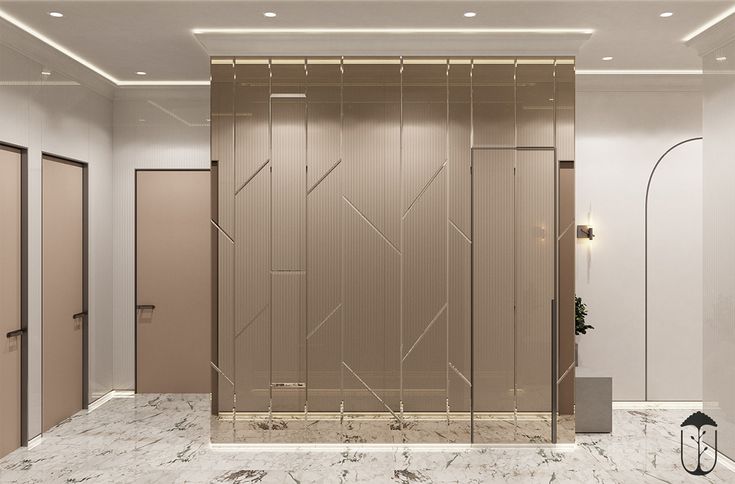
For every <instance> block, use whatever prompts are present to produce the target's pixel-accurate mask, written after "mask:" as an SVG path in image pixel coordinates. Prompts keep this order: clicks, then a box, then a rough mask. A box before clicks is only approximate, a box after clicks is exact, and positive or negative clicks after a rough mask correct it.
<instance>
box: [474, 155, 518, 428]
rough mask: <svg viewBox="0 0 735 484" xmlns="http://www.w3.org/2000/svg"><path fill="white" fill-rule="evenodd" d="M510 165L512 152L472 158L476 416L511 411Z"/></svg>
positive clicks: (512, 241) (512, 205)
mask: <svg viewBox="0 0 735 484" xmlns="http://www.w3.org/2000/svg"><path fill="white" fill-rule="evenodd" d="M514 162H515V151H514V150H475V151H474V152H473V159H472V170H473V173H472V178H473V186H472V196H473V199H472V204H473V206H472V217H473V229H472V241H473V244H474V252H473V260H472V262H473V267H472V272H473V281H472V282H473V308H472V314H473V320H472V321H473V322H472V324H473V341H472V344H473V345H474V356H475V358H474V359H475V361H474V375H473V386H474V388H475V390H474V402H473V405H474V409H475V411H476V412H512V411H513V410H514V408H515V394H514V376H515V372H514V358H515V353H514V346H515V338H514V331H515V329H514V327H515V322H514V316H513V305H514V297H515V294H514V284H515V282H514V281H515V279H516V272H515V263H514V260H515V253H516V242H515V233H514V227H515V223H514V216H513V215H514V210H515V201H514V177H513V170H514ZM476 429H477V427H476Z"/></svg>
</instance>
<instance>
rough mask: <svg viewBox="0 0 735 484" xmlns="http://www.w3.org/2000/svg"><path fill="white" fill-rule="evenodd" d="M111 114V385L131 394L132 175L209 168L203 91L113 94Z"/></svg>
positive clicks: (121, 91) (123, 91) (206, 94)
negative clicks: (143, 170) (144, 171)
mask: <svg viewBox="0 0 735 484" xmlns="http://www.w3.org/2000/svg"><path fill="white" fill-rule="evenodd" d="M114 113H115V114H114V123H113V125H114V146H113V152H114V163H113V166H114V173H113V179H114V187H113V192H112V193H113V199H114V201H115V203H114V215H113V216H114V220H115V225H114V228H113V238H114V257H113V275H114V291H115V300H114V305H113V308H114V309H113V312H114V326H115V336H114V338H115V348H114V381H115V388H116V389H133V388H135V309H134V308H135V170H136V169H137V168H169V169H170V168H209V164H210V154H209V121H208V118H209V86H199V87H187V88H161V89H150V88H149V89H133V88H129V89H119V90H118V92H117V95H116V98H115V102H114ZM171 243H176V241H175V240H172V241H171Z"/></svg>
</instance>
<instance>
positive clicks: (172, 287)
mask: <svg viewBox="0 0 735 484" xmlns="http://www.w3.org/2000/svg"><path fill="white" fill-rule="evenodd" d="M209 190H210V182H209V171H139V172H138V173H137V180H136V206H137V210H136V220H137V222H136V304H137V310H136V318H137V321H136V325H137V338H136V339H137V352H136V368H137V371H136V373H137V379H136V390H137V392H138V393H208V392H209V391H210V370H209V361H210V338H211V334H210V333H211V306H210V305H211V298H210V296H211V293H210V284H211V278H210V276H209V275H210V267H211V260H210V243H211V241H210V221H209V204H210V193H209Z"/></svg>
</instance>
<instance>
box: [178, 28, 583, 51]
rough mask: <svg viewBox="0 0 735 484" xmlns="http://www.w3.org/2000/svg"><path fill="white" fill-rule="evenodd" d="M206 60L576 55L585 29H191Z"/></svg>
mask: <svg viewBox="0 0 735 484" xmlns="http://www.w3.org/2000/svg"><path fill="white" fill-rule="evenodd" d="M193 34H194V37H195V38H196V39H197V40H198V41H199V43H200V44H201V45H202V47H203V48H204V50H205V51H206V52H207V53H208V54H209V55H210V56H323V55H329V56H332V55H342V56H399V55H404V56H406V55H432V56H433V55H441V56H452V55H457V56H487V55H502V56H504V55H508V56H525V55H538V56H541V55H543V56H551V55H565V56H566V55H576V54H577V52H578V51H579V48H580V47H581V46H582V44H583V43H584V42H585V41H587V40H588V39H589V38H590V37H591V36H592V30H590V29H515V30H513V29H510V30H500V29H210V30H207V29H195V30H194V31H193Z"/></svg>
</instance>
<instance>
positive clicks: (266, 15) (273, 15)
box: [263, 12, 276, 18]
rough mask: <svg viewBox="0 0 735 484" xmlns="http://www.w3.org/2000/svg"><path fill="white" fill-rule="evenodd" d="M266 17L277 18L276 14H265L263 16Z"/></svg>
mask: <svg viewBox="0 0 735 484" xmlns="http://www.w3.org/2000/svg"><path fill="white" fill-rule="evenodd" d="M263 16H264V17H268V18H273V17H275V16H276V12H265V13H264V14H263Z"/></svg>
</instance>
